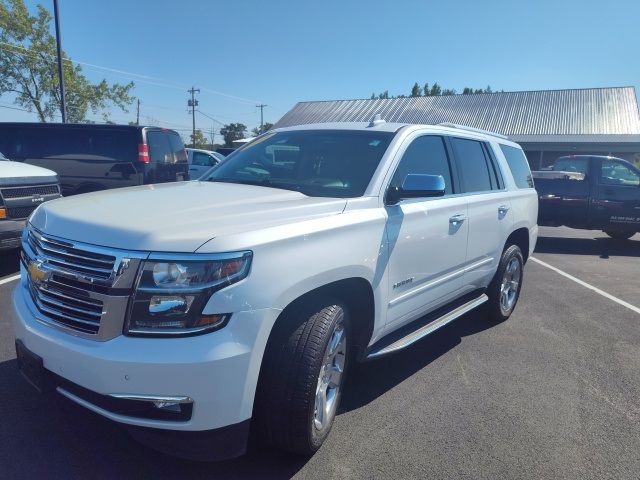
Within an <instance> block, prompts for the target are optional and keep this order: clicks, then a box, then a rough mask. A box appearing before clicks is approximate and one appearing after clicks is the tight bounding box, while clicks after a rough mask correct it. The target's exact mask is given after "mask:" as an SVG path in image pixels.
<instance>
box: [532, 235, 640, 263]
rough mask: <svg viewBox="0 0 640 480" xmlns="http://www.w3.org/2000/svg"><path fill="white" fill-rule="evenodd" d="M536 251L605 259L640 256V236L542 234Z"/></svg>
mask: <svg viewBox="0 0 640 480" xmlns="http://www.w3.org/2000/svg"><path fill="white" fill-rule="evenodd" d="M635 238H637V240H636V239H635ZM535 252H536V253H559V254H569V255H591V256H598V257H600V258H604V259H606V258H609V257H640V236H636V237H634V239H630V240H614V239H613V238H608V237H593V238H566V237H543V236H540V237H538V243H537V244H536V249H535Z"/></svg>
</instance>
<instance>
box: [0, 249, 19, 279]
mask: <svg viewBox="0 0 640 480" xmlns="http://www.w3.org/2000/svg"><path fill="white" fill-rule="evenodd" d="M19 270H20V250H19V249H17V248H16V249H13V250H7V251H3V252H0V278H2V277H5V276H7V275H12V274H15V273H18V271H19Z"/></svg>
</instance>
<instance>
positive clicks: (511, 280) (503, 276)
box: [484, 245, 524, 322]
mask: <svg viewBox="0 0 640 480" xmlns="http://www.w3.org/2000/svg"><path fill="white" fill-rule="evenodd" d="M523 269H524V259H523V257H522V251H521V250H520V247H518V246H517V245H509V246H507V248H505V249H504V251H503V252H502V257H501V258H500V263H499V265H498V270H497V271H496V274H495V276H494V277H493V280H492V281H491V283H490V284H489V287H488V288H487V296H488V297H489V300H488V301H487V302H486V303H485V306H484V308H485V312H486V313H487V315H488V317H489V319H490V320H493V321H497V322H503V321H505V320H506V319H507V318H509V317H510V316H511V314H512V313H513V310H514V309H515V308H516V304H517V303H518V299H519V298H520V289H521V288H522V279H523V273H524V272H523Z"/></svg>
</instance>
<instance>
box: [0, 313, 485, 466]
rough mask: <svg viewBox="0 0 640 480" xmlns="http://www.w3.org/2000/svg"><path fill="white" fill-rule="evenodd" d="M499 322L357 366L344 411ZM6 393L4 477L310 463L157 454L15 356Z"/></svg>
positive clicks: (271, 455) (0, 372) (450, 328)
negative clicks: (40, 386)
mask: <svg viewBox="0 0 640 480" xmlns="http://www.w3.org/2000/svg"><path fill="white" fill-rule="evenodd" d="M493 325H494V324H493V323H491V322H489V321H487V320H486V319H484V318H483V317H482V316H481V315H480V314H478V313H477V312H471V313H469V314H467V315H465V316H463V317H461V318H460V319H458V320H457V321H456V322H453V323H451V324H450V325H447V326H446V327H444V328H442V329H440V330H439V331H437V332H435V333H434V334H432V335H430V336H428V337H427V338H425V339H424V340H421V341H420V342H418V343H416V344H415V345H413V346H412V347H410V348H408V349H406V350H404V351H402V352H399V353H397V354H395V355H391V356H389V357H386V358H382V359H379V360H376V361H373V362H367V363H362V364H353V365H352V367H353V370H352V371H351V375H350V377H349V380H348V381H347V385H346V388H345V393H344V396H343V400H342V406H341V408H340V411H339V412H338V414H341V413H345V412H348V411H350V410H354V409H357V408H359V407H361V406H363V405H366V404H368V403H369V402H371V401H372V400H374V399H376V398H377V397H379V396H380V395H382V394H384V393H385V392H386V391H388V390H390V389H392V388H393V387H394V386H396V385H397V384H399V383H400V382H402V381H403V380H405V379H406V378H408V377H410V376H411V375H413V374H414V373H416V372H417V371H418V370H420V369H422V368H424V367H425V366H427V365H428V364H429V363H431V362H432V361H433V360H435V359H437V358H438V357H439V356H441V355H443V354H444V353H446V352H447V351H449V350H451V349H452V348H454V347H455V346H456V345H458V344H459V343H460V342H461V338H462V337H464V336H468V335H473V334H474V333H477V332H479V331H482V330H485V329H487V328H490V327H492V326H493ZM0 392H3V401H2V402H1V403H0V422H1V424H2V427H1V428H0V445H2V446H3V447H2V448H1V449H0V472H3V473H2V474H0V477H3V478H12V479H15V478H29V479H31V478H42V477H46V478H51V477H54V478H81V477H82V478H109V479H110V478H156V479H164V478H200V477H204V476H206V477H207V478H216V479H222V478H260V479H284V478H291V477H292V476H293V475H295V473H296V472H298V470H300V469H301V468H302V467H303V466H304V465H305V463H306V462H307V461H308V458H305V457H299V456H295V455H290V454H286V453H283V452H280V451H277V450H273V449H270V448H266V447H262V446H258V445H255V444H252V445H250V447H249V452H248V453H247V455H245V456H244V457H241V458H238V459H235V460H229V461H225V462H219V463H198V462H191V461H186V460H180V459H176V458H173V457H170V456H168V455H165V454H162V453H158V452H156V451H154V450H152V449H150V448H147V447H144V446H142V445H140V444H139V443H137V442H135V441H134V440H133V439H131V438H130V437H129V435H128V434H127V433H126V431H125V430H124V429H123V428H122V427H120V426H119V425H118V424H116V423H114V422H111V421H109V420H106V419H104V418H103V417H100V416H99V415H97V414H94V413H92V412H90V411H88V410H86V409H84V408H82V407H80V406H78V405H75V404H74V403H72V402H70V401H68V400H66V399H65V398H63V397H62V396H60V395H58V394H56V393H50V394H45V395H39V394H38V393H36V392H35V390H34V389H33V388H32V387H31V386H30V385H29V384H27V382H26V381H25V380H24V379H23V378H22V377H21V375H20V374H19V372H18V368H17V364H16V360H15V359H14V360H8V361H5V362H2V363H0ZM34 452H37V456H34ZM36 458H37V461H36V460H35V459H36Z"/></svg>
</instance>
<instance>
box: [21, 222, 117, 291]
mask: <svg viewBox="0 0 640 480" xmlns="http://www.w3.org/2000/svg"><path fill="white" fill-rule="evenodd" d="M27 241H28V242H29V245H30V246H31V248H32V249H33V251H34V252H35V253H36V254H37V255H38V258H42V259H43V260H45V261H46V262H47V263H48V264H50V265H53V266H55V267H58V268H60V269H62V270H65V271H67V272H71V273H77V274H80V275H82V276H86V277H89V278H95V279H101V280H106V279H109V278H111V276H112V274H113V268H114V265H115V261H116V257H115V256H112V255H103V254H101V253H96V252H90V251H87V250H80V249H78V248H76V247H74V246H73V245H72V244H67V243H64V242H62V241H58V240H51V239H48V238H45V237H44V236H42V235H39V234H37V233H35V232H34V231H33V230H29V235H28V239H27Z"/></svg>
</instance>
